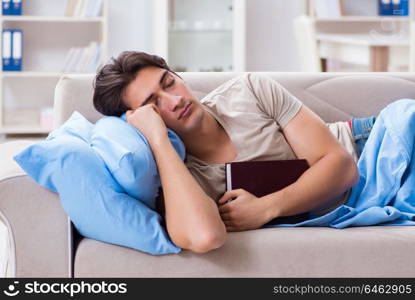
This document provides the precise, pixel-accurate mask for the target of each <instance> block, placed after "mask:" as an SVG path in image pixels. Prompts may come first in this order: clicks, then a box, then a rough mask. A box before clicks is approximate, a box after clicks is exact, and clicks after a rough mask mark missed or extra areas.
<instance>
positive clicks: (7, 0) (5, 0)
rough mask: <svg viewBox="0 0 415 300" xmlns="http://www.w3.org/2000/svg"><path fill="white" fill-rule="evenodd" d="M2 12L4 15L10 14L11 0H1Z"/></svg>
mask: <svg viewBox="0 0 415 300" xmlns="http://www.w3.org/2000/svg"><path fill="white" fill-rule="evenodd" d="M2 13H3V15H4V16H8V15H11V0H2Z"/></svg>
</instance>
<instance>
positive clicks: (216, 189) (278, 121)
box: [185, 73, 357, 213]
mask: <svg viewBox="0 0 415 300" xmlns="http://www.w3.org/2000/svg"><path fill="white" fill-rule="evenodd" d="M201 103H202V104H203V105H204V108H205V109H206V110H207V111H208V112H209V113H210V114H212V115H213V117H214V118H215V119H216V120H217V121H218V122H219V123H220V124H221V125H222V127H223V128H224V130H225V131H226V132H227V134H228V136H229V137H230V139H231V140H232V143H233V145H234V146H235V148H236V151H237V156H236V158H235V159H234V161H251V160H281V159H295V158H297V157H296V155H295V153H294V152H293V150H292V148H291V147H290V145H289V144H288V142H287V141H286V140H285V137H284V135H283V133H282V128H284V127H285V126H286V125H287V124H288V122H289V121H290V120H291V119H292V118H293V117H294V116H295V115H296V114H297V113H298V112H299V110H300V108H301V106H302V105H303V104H302V103H301V102H300V101H299V100H298V99H297V98H295V97H294V96H293V95H291V94H290V93H289V92H288V91H287V90H286V89H285V88H284V87H282V86H281V85H280V84H279V83H278V82H276V81H274V80H273V79H271V78H269V77H268V76H265V75H262V74H257V73H246V74H244V75H242V76H239V77H236V78H233V79H231V80H229V81H227V82H225V83H224V84H222V85H221V86H219V87H218V88H216V89H215V90H214V91H212V92H211V93H209V94H208V95H206V96H205V97H204V98H203V99H202V100H201ZM327 126H328V128H329V129H330V131H331V132H332V134H333V135H334V136H335V137H336V138H337V139H338V140H339V142H340V143H341V144H342V145H343V146H344V147H345V148H346V149H347V151H348V152H349V153H350V154H351V155H352V156H353V157H355V159H357V156H356V151H355V149H354V142H353V140H352V135H351V131H350V129H349V126H348V124H347V122H336V123H332V124H327ZM185 163H186V166H187V168H188V169H189V171H190V172H191V173H192V175H193V176H194V177H195V179H196V180H197V181H198V183H199V184H200V186H201V187H202V188H203V190H204V191H205V192H206V193H207V194H208V195H209V196H210V197H211V198H212V199H213V200H215V201H217V200H219V198H220V197H221V196H222V195H223V193H224V192H225V165H224V164H207V163H205V162H204V161H202V160H200V159H198V158H196V157H194V156H192V155H187V157H186V160H185ZM347 196H348V194H345V195H342V197H339V200H338V201H335V203H336V205H335V207H337V206H338V205H339V204H341V203H343V202H344V201H345V200H346V198H347ZM335 207H333V206H331V207H330V208H329V209H332V208H335ZM324 211H327V209H324ZM319 212H320V213H323V211H319ZM315 213H318V212H315Z"/></svg>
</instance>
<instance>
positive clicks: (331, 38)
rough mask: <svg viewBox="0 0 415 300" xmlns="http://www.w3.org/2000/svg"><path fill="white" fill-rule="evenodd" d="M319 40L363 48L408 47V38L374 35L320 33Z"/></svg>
mask: <svg viewBox="0 0 415 300" xmlns="http://www.w3.org/2000/svg"><path fill="white" fill-rule="evenodd" d="M317 40H319V41H322V42H332V43H340V44H351V45H361V46H408V45H409V37H408V36H402V37H399V36H396V37H395V36H392V37H389V38H388V37H384V36H381V35H378V36H374V35H373V34H345V33H343V34H340V33H319V34H317Z"/></svg>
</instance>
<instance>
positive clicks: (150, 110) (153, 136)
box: [127, 104, 167, 145]
mask: <svg viewBox="0 0 415 300" xmlns="http://www.w3.org/2000/svg"><path fill="white" fill-rule="evenodd" d="M127 121H128V123H129V124H131V125H133V126H134V127H135V128H137V130H139V131H140V132H141V133H142V134H143V135H144V136H145V137H146V138H147V140H148V141H149V143H150V145H151V144H153V143H154V142H156V141H157V140H158V139H160V138H162V137H166V136H167V127H166V125H165V124H164V122H163V119H162V118H161V116H160V114H159V111H158V108H157V106H155V105H154V104H147V105H144V106H142V107H140V108H138V109H135V110H129V111H127Z"/></svg>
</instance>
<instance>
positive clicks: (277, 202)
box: [262, 191, 282, 220]
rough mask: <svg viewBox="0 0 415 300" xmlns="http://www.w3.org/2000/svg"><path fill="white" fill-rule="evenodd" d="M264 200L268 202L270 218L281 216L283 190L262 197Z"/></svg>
mask: <svg viewBox="0 0 415 300" xmlns="http://www.w3.org/2000/svg"><path fill="white" fill-rule="evenodd" d="M262 198H263V200H264V201H266V202H267V203H268V207H269V209H268V212H269V216H268V218H269V219H270V220H272V219H275V218H278V217H281V211H280V207H281V200H282V192H281V191H278V192H275V193H272V194H268V195H265V196H263V197H262Z"/></svg>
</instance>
